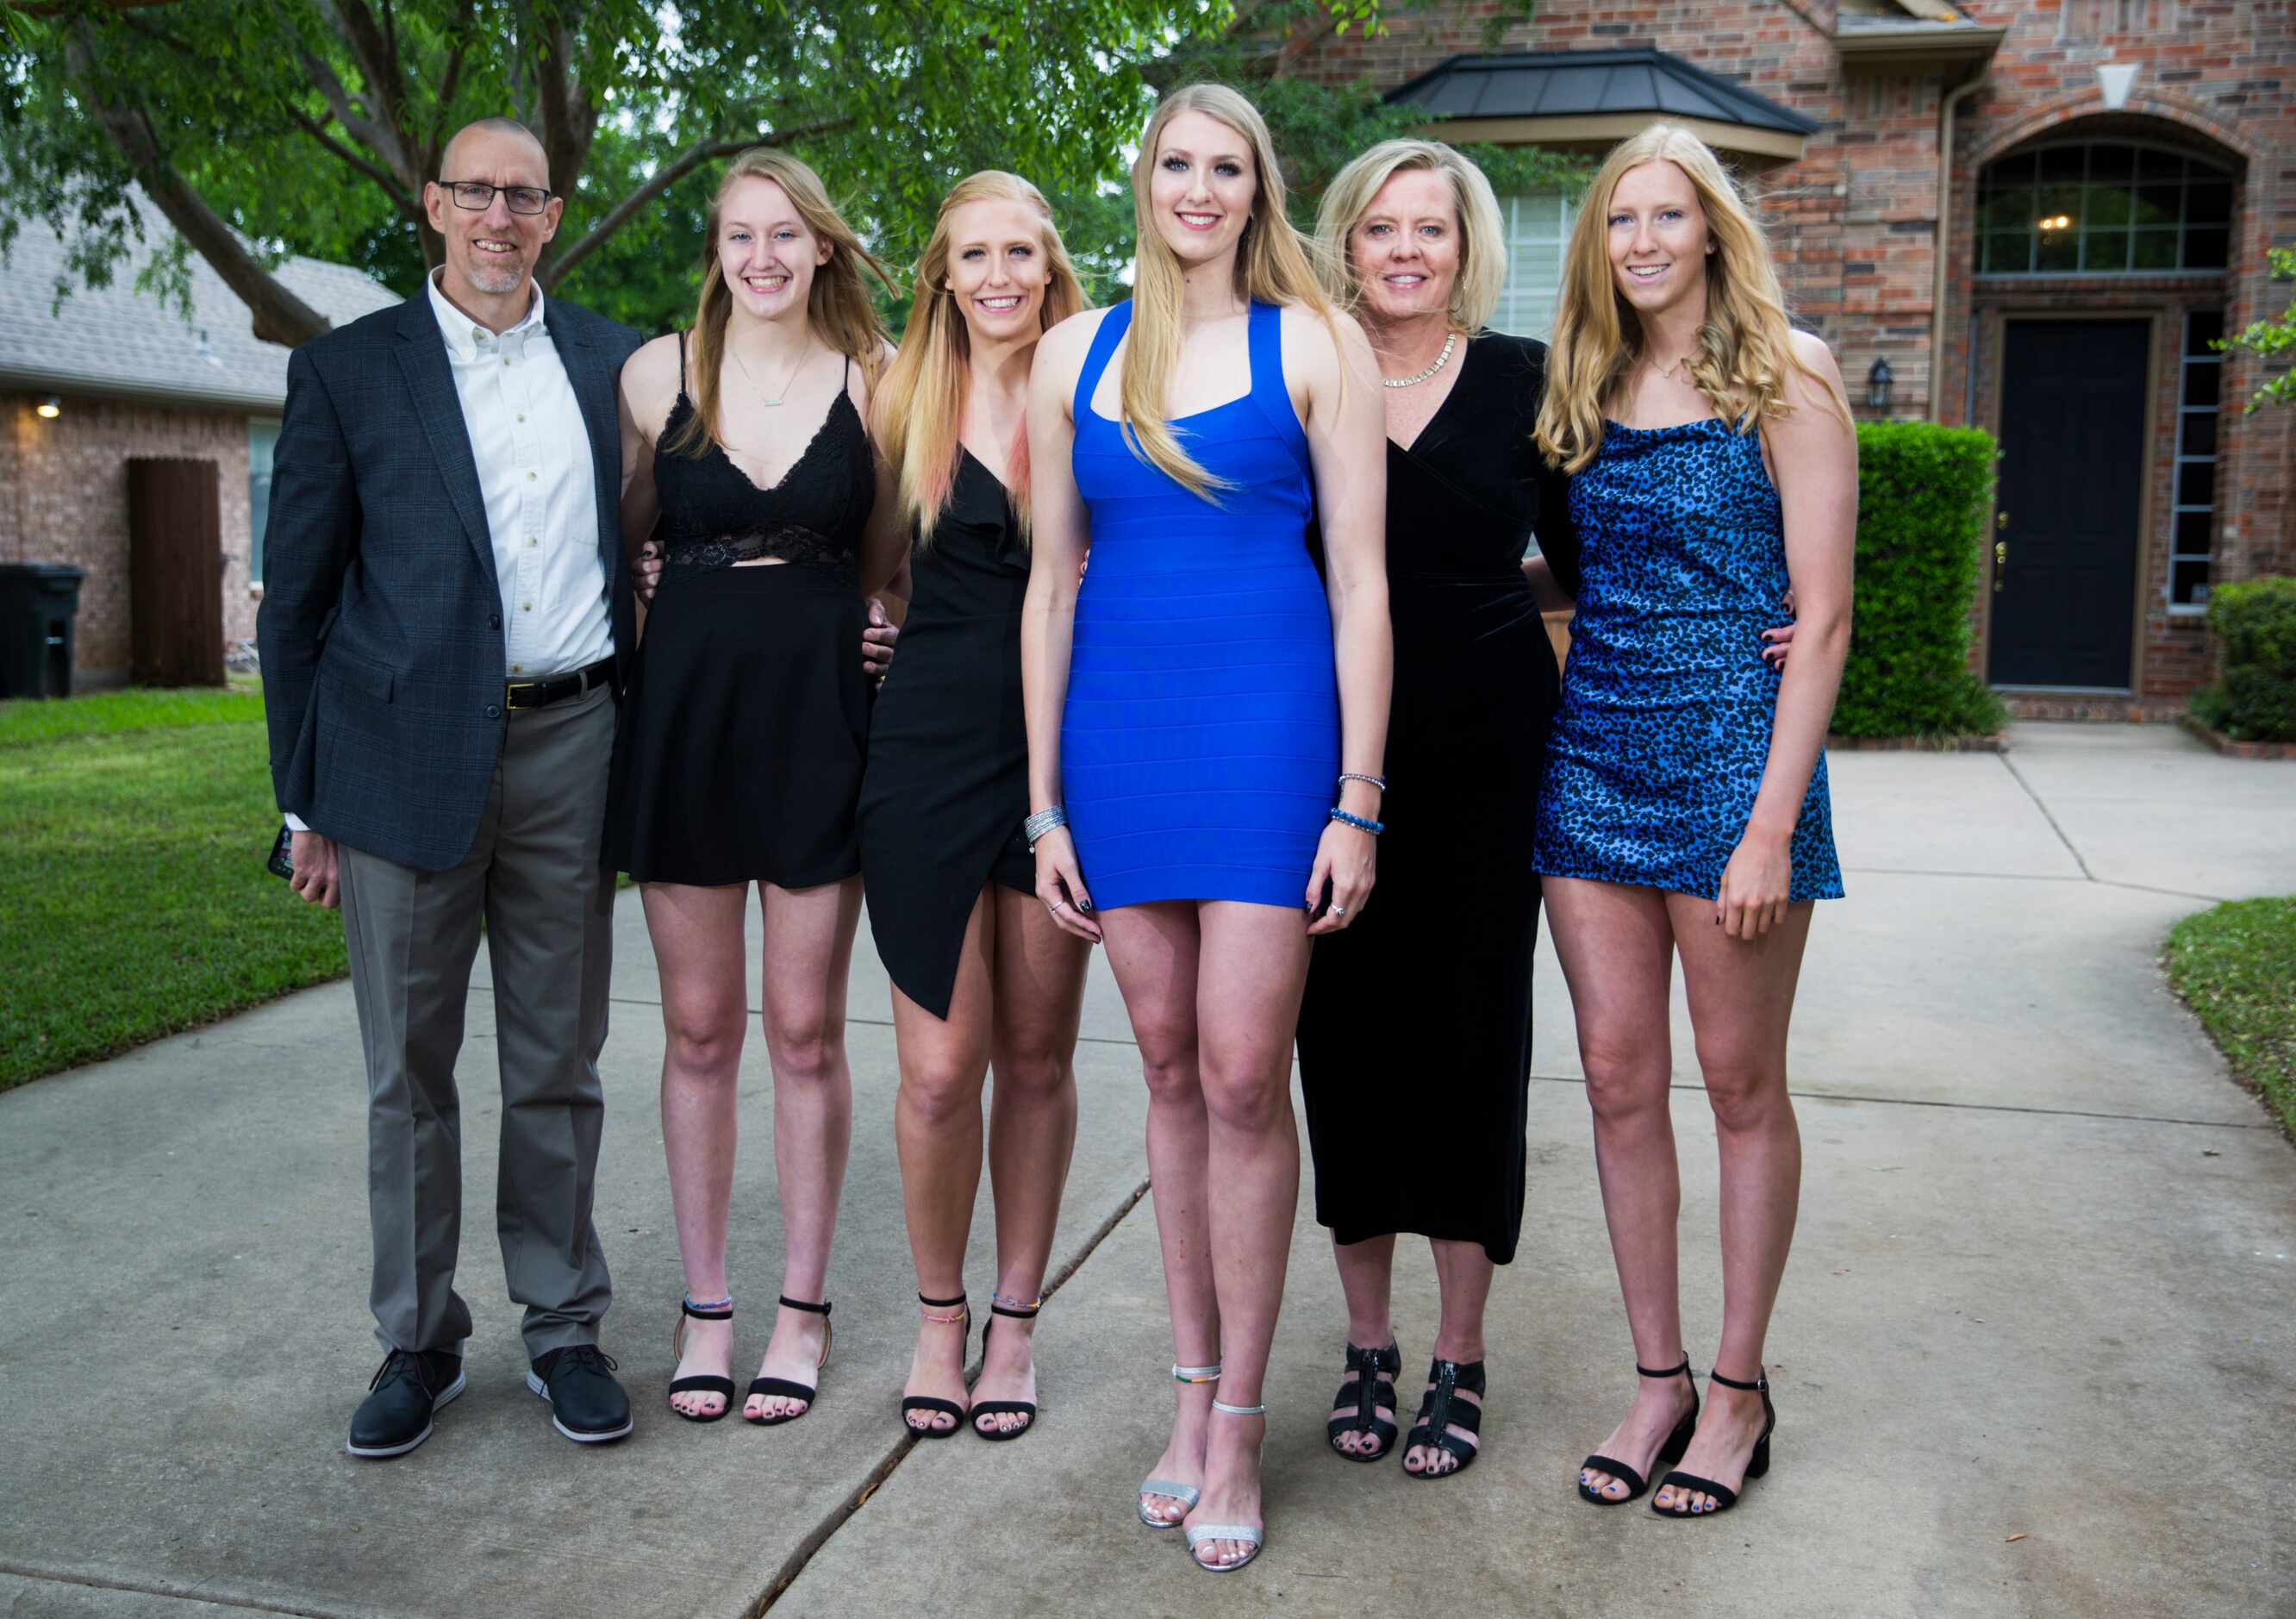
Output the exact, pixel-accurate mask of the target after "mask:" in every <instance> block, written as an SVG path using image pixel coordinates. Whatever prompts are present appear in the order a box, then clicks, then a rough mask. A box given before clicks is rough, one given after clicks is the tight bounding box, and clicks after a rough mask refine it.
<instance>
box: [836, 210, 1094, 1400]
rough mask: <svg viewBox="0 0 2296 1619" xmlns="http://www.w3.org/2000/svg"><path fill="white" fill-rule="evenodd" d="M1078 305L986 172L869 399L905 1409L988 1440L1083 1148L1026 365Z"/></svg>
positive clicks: (876, 792)
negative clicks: (895, 531)
mask: <svg viewBox="0 0 2296 1619" xmlns="http://www.w3.org/2000/svg"><path fill="white" fill-rule="evenodd" d="M1083 301H1084V300H1083V293H1082V289H1081V288H1080V287H1079V286H1078V283H1077V277H1076V272H1075V270H1074V269H1072V268H1071V267H1070V264H1069V259H1068V254H1067V251H1065V250H1064V249H1063V248H1062V244H1061V238H1060V234H1059V232H1058V231H1057V230H1055V229H1054V225H1053V219H1052V213H1051V210H1050V208H1049V207H1048V205H1047V204H1046V201H1045V199H1044V196H1043V194H1042V193H1039V192H1038V191H1037V188H1036V187H1035V186H1034V185H1030V184H1029V182H1028V181H1026V180H1024V179H1021V177H1019V176H1017V175H1011V174H1005V173H1001V172H998V171H996V170H989V171H986V172H983V173H980V174H976V175H972V176H971V177H968V178H966V179H964V180H962V181H960V182H958V184H957V185H956V187H955V189H954V190H953V191H951V192H950V193H949V194H948V197H947V200H946V201H944V202H943V203H942V204H941V209H940V216H939V219H938V221H937V222H936V223H935V225H934V226H933V233H932V236H931V240H930V241H929V242H927V243H926V246H925V251H924V253H923V255H922V257H921V258H920V259H919V260H918V263H917V285H916V298H915V303H914V308H912V310H911V312H910V316H909V323H908V327H907V330H906V333H904V334H903V337H902V341H901V352H900V354H899V355H898V357H897V358H896V359H895V360H894V362H893V366H892V368H891V369H890V371H889V372H887V374H886V375H885V379H884V382H882V384H881V386H880V387H879V389H878V394H877V400H876V403H877V412H876V422H877V434H878V442H879V444H880V445H881V448H882V449H883V451H884V456H885V459H886V461H887V463H888V464H890V466H891V467H892V468H893V469H894V471H895V473H896V474H897V476H898V505H899V512H900V516H901V518H902V521H903V522H904V524H905V526H906V527H907V528H908V529H909V530H910V532H911V534H912V535H913V537H914V538H913V539H912V541H911V548H910V561H909V568H910V579H911V586H910V603H909V609H908V615H907V618H906V621H905V622H904V624H903V626H902V629H901V640H900V652H899V654H898V657H897V658H896V659H895V660H894V667H893V669H892V670H891V672H890V674H889V675H888V676H887V677H886V679H885V683H884V686H883V688H882V690H881V692H880V694H879V696H878V700H877V708H876V712H875V715H874V716H873V719H872V720H871V722H870V732H869V769H868V775H867V777H866V779H865V782H864V784H863V786H862V791H861V810H860V832H861V864H862V874H863V881H864V883H865V886H866V890H867V893H868V900H869V926H870V931H871V932H872V933H873V934H874V935H875V938H876V941H877V953H878V955H879V956H880V957H882V958H883V960H884V963H885V968H886V972H887V973H888V974H889V975H890V977H891V979H892V995H893V1031H894V1036H895V1039H896V1040H897V1041H898V1047H899V1051H900V1064H901V1087H900V1092H899V1095H898V1098H897V1099H896V1101H895V1103H894V1109H893V1126H894V1132H895V1136H896V1138H897V1139H898V1144H899V1147H900V1156H901V1192H902V1201H903V1203H904V1204H905V1206H906V1212H907V1216H908V1229H909V1247H910V1250H911V1253H913V1254H914V1258H915V1262H916V1270H917V1299H918V1311H919V1316H920V1319H919V1321H918V1325H917V1341H916V1349H915V1352H914V1356H913V1357H912V1360H911V1363H910V1368H909V1377H908V1385H907V1387H906V1389H905V1390H904V1391H903V1398H902V1401H901V1413H902V1420H903V1421H904V1422H905V1423H906V1425H907V1426H908V1427H909V1428H910V1429H911V1430H912V1431H913V1432H914V1433H916V1434H920V1435H922V1436H923V1437H925V1438H929V1439H938V1438H942V1437H945V1436H947V1435H948V1434H953V1433H955V1431H956V1429H957V1428H958V1426H960V1425H963V1424H964V1423H965V1422H966V1421H967V1419H968V1418H970V1420H971V1424H972V1429H973V1431H974V1432H975V1433H977V1434H980V1436H981V1437H982V1438H983V1439H992V1440H1009V1439H1016V1438H1018V1437H1019V1436H1020V1435H1021V1434H1024V1433H1026V1432H1028V1430H1029V1427H1030V1426H1032V1425H1033V1423H1034V1422H1035V1420H1036V1415H1037V1405H1036V1392H1037V1382H1036V1364H1035V1360H1034V1355H1033V1346H1034V1333H1035V1327H1034V1318H1035V1316H1036V1313H1037V1306H1038V1305H1039V1304H1040V1303H1042V1299H1041V1296H1040V1294H1041V1292H1042V1289H1043V1287H1044V1283H1045V1268H1046V1265H1047V1264H1048V1263H1049V1262H1050V1261H1051V1258H1052V1245H1053V1230H1054V1221H1055V1220H1056V1219H1057V1218H1058V1215H1059V1213H1060V1203H1061V1188H1062V1185H1063V1184H1064V1183H1065V1181H1066V1180H1067V1179H1068V1167H1069V1155H1070V1149H1071V1148H1072V1147H1073V1146H1074V1145H1075V1141H1076V1118H1077V1094H1076V1069H1075V1056H1076V1040H1077V1023H1078V1018H1079V1016H1080V1015H1081V1014H1082V1010H1083V1006H1084V975H1085V965H1086V962H1087V958H1088V957H1089V956H1090V953H1091V946H1090V945H1089V944H1088V943H1087V942H1086V941H1084V940H1081V939H1078V938H1076V937H1074V936H1072V935H1070V934H1069V933H1065V932H1063V931H1062V928H1061V926H1060V925H1059V924H1058V923H1056V922H1054V920H1053V918H1052V917H1051V916H1050V915H1048V914H1047V913H1046V909H1045V908H1044V906H1043V905H1042V904H1041V903H1039V902H1038V901H1037V898H1036V894H1035V888H1036V864H1035V861H1034V859H1033V858H1032V857H1031V856H1030V854H1029V845H1028V842H1027V841H1026V840H1025V839H1024V838H1023V837H1022V835H1021V821H1022V820H1023V819H1024V818H1026V817H1027V815H1028V811H1029V736H1028V728H1027V725H1026V723H1025V719H1024V717H1023V714H1022V711H1021V597H1022V596H1024V595H1025V594H1026V593H1027V590H1028V588H1029V545H1028V531H1027V528H1026V523H1025V514H1026V513H1027V510H1028V489H1029V469H1028V438H1027V433H1026V431H1025V410H1026V406H1027V401H1028V385H1029V363H1030V361H1031V360H1032V359H1033V357H1035V354H1036V349H1037V339H1038V338H1039V337H1041V336H1042V335H1043V334H1044V333H1045V332H1046V329H1047V328H1049V327H1051V326H1053V325H1057V324H1058V323H1059V322H1061V321H1063V320H1066V319H1067V318H1068V317H1069V316H1071V315H1073V314H1075V313H1076V312H1077V310H1078V308H1080V307H1081V305H1082V304H1083ZM992 1064H993V1065H994V1067H995V1069H996V1085H995V1088H994V1090H993V1091H992V1093H991V1097H990V1102H989V1114H988V1174H989V1181H990V1185H991V1188H993V1190H994V1193H995V1196H996V1280H995V1284H994V1287H993V1290H992V1292H991V1293H990V1294H989V1311H990V1313H989V1315H988V1319H987V1320H986V1323H985V1325H984V1327H983V1348H982V1355H981V1371H980V1380H979V1382H978V1383H977V1384H976V1385H974V1386H973V1388H972V1390H971V1391H970V1392H969V1393H968V1391H967V1390H966V1388H965V1385H964V1363H965V1345H966V1342H967V1339H968V1336H969V1321H970V1319H971V1318H972V1310H971V1305H970V1303H969V1301H968V1299H967V1297H966V1288H965V1281H964V1248H965V1239H966V1237H967V1235H968V1234H969V1233H970V1231H971V1229H972V1208H973V1200H974V1197H975V1195H976V1194H977V1193H978V1191H979V1189H980V1158H981V1133H982V1132H981V1120H980V1093H981V1086H982V1081H984V1080H985V1079H987V1077H988V1070H989V1068H990V1067H991V1066H992Z"/></svg>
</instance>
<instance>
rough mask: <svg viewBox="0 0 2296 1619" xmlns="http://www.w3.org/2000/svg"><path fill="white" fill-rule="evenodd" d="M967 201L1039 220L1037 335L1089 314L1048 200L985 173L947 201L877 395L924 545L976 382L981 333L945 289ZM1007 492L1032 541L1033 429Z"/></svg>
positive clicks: (1010, 471) (884, 438)
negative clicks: (1041, 294) (1023, 211)
mask: <svg viewBox="0 0 2296 1619" xmlns="http://www.w3.org/2000/svg"><path fill="white" fill-rule="evenodd" d="M968 202H1018V203H1020V204H1021V206H1022V207H1024V208H1027V209H1029V210H1033V211H1034V212H1035V214H1036V216H1037V220H1038V226H1037V246H1038V249H1039V250H1040V251H1042V252H1043V253H1044V255H1045V267H1046V277H1045V300H1044V303H1043V305H1042V306H1041V308H1039V309H1038V310H1037V323H1038V324H1037V334H1038V335H1039V336H1041V335H1042V334H1043V333H1046V332H1049V331H1051V330H1052V329H1053V328H1054V326H1056V325H1060V323H1061V322H1062V321H1064V320H1066V319H1067V318H1068V317H1069V316H1071V315H1074V314H1075V313H1076V312H1077V311H1078V310H1079V309H1081V308H1084V284H1083V283H1082V282H1080V281H1078V279H1077V273H1076V266H1075V265H1073V264H1071V263H1070V261H1069V251H1068V248H1067V246H1066V245H1065V244H1063V243H1062V241H1061V233H1060V228H1059V227H1058V226H1055V225H1054V223H1053V207H1052V204H1051V203H1049V202H1047V201H1045V193H1043V192H1041V191H1038V190H1037V188H1036V187H1035V186H1033V185H1029V182H1028V181H1026V180H1024V179H1022V178H1021V177H1020V176H1019V175H1016V174H1007V173H1005V171H1004V170H1003V169H1001V168H984V169H982V170H981V171H980V173H978V174H971V175H967V176H965V177H964V178H963V179H962V180H959V181H958V182H957V183H956V185H955V188H954V189H953V190H951V191H950V193H948V195H947V196H946V197H944V198H943V199H942V200H941V205H940V215H939V218H936V219H935V220H934V221H933V228H932V235H931V237H930V238H929V239H928V240H927V241H926V242H925V251H923V252H922V254H920V255H919V256H918V259H917V267H916V275H917V285H916V297H915V299H914V301H913V302H912V303H911V305H910V307H909V324H908V326H907V329H906V330H905V331H904V332H903V333H902V334H901V347H900V351H899V352H898V353H897V354H895V355H894V356H893V363H892V365H891V366H888V367H887V368H886V371H885V380H884V381H883V382H881V384H879V386H878V388H877V390H876V391H875V392H874V394H873V395H872V397H871V407H872V408H871V415H873V416H874V417H875V418H876V423H877V442H878V443H879V444H880V445H881V447H882V448H883V449H884V452H885V459H886V460H887V461H889V462H890V463H891V464H892V466H893V469H894V471H895V473H898V476H899V480H900V489H899V500H900V505H901V514H902V515H903V516H904V517H906V518H907V519H908V520H909V521H910V522H913V523H914V524H915V525H916V530H917V544H918V545H919V546H921V547H928V546H931V544H932V536H933V530H934V528H935V527H936V526H937V525H938V524H939V522H940V514H942V513H943V512H944V511H946V510H947V508H948V497H949V490H950V489H951V488H952V487H954V485H955V482H956V469H957V465H958V463H959V462H960V460H961V459H962V458H963V456H964V447H963V444H962V443H961V441H960V440H961V438H962V434H963V430H964V396H965V390H966V387H967V385H968V383H969V382H971V379H972V333H971V332H970V331H969V330H968V329H967V328H966V326H965V324H964V310H963V309H961V308H958V307H957V302H956V295H955V293H953V292H950V291H949V290H948V289H947V287H946V286H944V285H942V283H943V282H944V281H945V280H946V279H947V276H948V255H949V249H950V242H949V223H948V222H949V217H950V216H951V215H952V214H954V213H955V212H956V210H958V209H960V208H962V207H964V205H965V204H966V203H968ZM1005 489H1006V490H1007V492H1008V493H1009V494H1010V495H1011V497H1012V501H1013V514H1014V515H1015V516H1017V517H1019V518H1020V520H1021V536H1022V538H1027V535H1028V531H1029V430H1028V426H1027V424H1026V423H1022V425H1021V435H1020V437H1019V438H1018V439H1016V440H1014V441H1013V449H1012V455H1011V457H1010V459H1009V460H1008V461H1007V462H1006V464H1005Z"/></svg>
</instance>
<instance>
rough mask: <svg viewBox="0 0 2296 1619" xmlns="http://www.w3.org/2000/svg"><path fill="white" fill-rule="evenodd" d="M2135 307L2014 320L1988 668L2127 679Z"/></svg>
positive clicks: (2148, 332)
mask: <svg viewBox="0 0 2296 1619" xmlns="http://www.w3.org/2000/svg"><path fill="white" fill-rule="evenodd" d="M2152 333H2153V328H2152V325H2151V323H2150V322H2147V321H2141V320H2013V321H2011V322H2010V323H2009V325H2008V330H2007V332H2006V333H2005V341H2004V343H2003V345H2002V347H2003V357H2002V376H2001V455H2002V461H2001V487H2000V497H1999V503H1998V507H1997V511H1998V517H1999V520H2000V523H2001V526H2000V527H1998V528H1997V529H1996V530H1994V533H1993V538H1995V539H1996V540H1998V541H2000V542H2002V543H2004V544H2005V545H2006V547H2008V548H2007V551H2006V553H2005V555H2006V561H2005V562H2004V563H2001V564H2000V565H1998V566H1997V567H1996V568H1995V569H1994V573H1993V577H1994V584H1995V594H1994V597H1993V629H1992V635H1991V647H1992V654H1991V659H1990V662H1991V672H1992V678H1993V679H1994V681H1995V682H1996V683H1997V684H1998V685H2002V686H2106V687H2111V688H2114V689H2119V690H2127V689H2128V675H2129V669H2128V660H2129V645H2130V642H2131V641H2132V640H2133V639H2134V637H2135V634H2136V560H2137V554H2138V549H2139V547H2138V544H2137V542H2138V538H2139V536H2140V530H2141V524H2142V515H2143V514H2142V512H2141V509H2140V508H2141V505H2142V500H2143V494H2144V377H2145V373H2146V371H2147V369H2148V367H2147V366H2146V351H2147V349H2149V347H2150V345H2151V342H2152Z"/></svg>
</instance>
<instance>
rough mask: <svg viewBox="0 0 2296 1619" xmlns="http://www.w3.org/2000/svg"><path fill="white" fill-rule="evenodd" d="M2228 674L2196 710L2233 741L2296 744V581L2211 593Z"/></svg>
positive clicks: (2198, 697)
mask: <svg viewBox="0 0 2296 1619" xmlns="http://www.w3.org/2000/svg"><path fill="white" fill-rule="evenodd" d="M2209 628H2210V629H2212V630H2214V631H2215V632H2216V637H2217V655H2218V661H2219V663H2220V665H2221V667H2222V668H2223V670H2224V678H2223V680H2221V681H2220V682H2218V684H2217V685H2215V686H2209V687H2207V688H2206V689H2205V690H2202V691H2201V692H2198V693H2196V694H2194V697H2193V714H2194V718H2196V719H2199V720H2200V721H2201V723H2202V724H2203V725H2205V726H2207V727H2210V729H2211V730H2218V731H2222V732H2223V733H2224V734H2225V735H2226V736H2229V737H2231V738H2232V739H2233V740H2234V741H2235V742H2296V579H2251V580H2250V581H2249V582H2248V583H2247V584H2244V585H2218V587H2217V588H2216V589H2215V590H2214V591H2212V592H2211V593H2210V596H2209Z"/></svg>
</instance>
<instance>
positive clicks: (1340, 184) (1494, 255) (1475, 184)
mask: <svg viewBox="0 0 2296 1619" xmlns="http://www.w3.org/2000/svg"><path fill="white" fill-rule="evenodd" d="M1415 169H1430V170H1432V171H1433V172H1435V173H1437V174H1439V175H1441V176H1442V177H1444V178H1446V179H1447V180H1448V181H1450V182H1451V206H1452V209H1453V211H1455V212H1456V213H1457V215H1458V216H1459V274H1458V276H1457V278H1456V279H1455V280H1454V281H1453V282H1452V283H1451V325H1454V326H1455V327H1456V328H1457V329H1458V330H1459V331H1460V332H1462V333H1464V334H1465V335H1467V336H1469V337H1472V336H1474V335H1475V334H1476V333H1479V332H1480V331H1481V330H1482V329H1483V328H1484V327H1485V326H1487V325H1489V324H1490V320H1491V313H1492V311H1494V310H1495V309H1497V308H1498V307H1499V292H1500V290H1501V289H1502V288H1504V287H1505V285H1506V267H1507V259H1506V221H1505V218H1502V217H1501V215H1500V213H1499V200H1498V198H1497V196H1496V195H1494V194H1493V193H1492V192H1491V183H1490V180H1489V178H1488V177H1486V176H1485V175H1484V173H1483V171H1482V170H1481V169H1480V168H1476V167H1475V165H1474V164H1473V163H1472V162H1470V161H1469V160H1467V158H1466V156H1465V155H1464V153H1462V152H1458V151H1457V150H1456V149H1455V148H1453V147H1449V146H1446V145H1445V144H1443V143H1442V142H1440V141H1423V140H1417V139H1410V138H1406V139H1403V140H1394V141H1382V142H1380V144H1378V145H1376V146H1374V147H1373V148H1371V150H1369V151H1368V152H1365V153H1364V154H1363V155H1362V156H1360V157H1358V158H1357V159H1356V160H1354V161H1353V162H1351V163H1349V165H1348V166H1347V167H1346V168H1342V169H1341V170H1340V172H1339V173H1338V174H1337V175H1335V176H1334V177H1333V179H1332V184H1331V185H1330V186H1329V187H1328V188H1327V189H1326V190H1325V191H1324V201H1323V205H1322V206H1321V207H1319V208H1318V209H1317V210H1316V268H1317V269H1319V270H1320V271H1322V272H1323V275H1324V286H1325V287H1326V288H1327V289H1329V291H1330V292H1331V294H1332V300H1333V302H1334V303H1336V304H1337V305H1338V306H1339V307H1340V308H1342V309H1345V310H1346V311H1347V312H1348V313H1349V314H1350V315H1352V314H1354V313H1355V312H1356V310H1357V308H1358V307H1359V306H1360V305H1361V303H1362V301H1363V288H1362V286H1361V284H1359V283H1358V282H1357V279H1356V266H1355V257H1354V255H1353V253H1352V252H1351V251H1349V246H1348V243H1349V241H1350V240H1352V239H1353V237H1354V235H1355V229H1356V226H1357V225H1360V224H1361V223H1362V222H1363V217H1364V216H1365V214H1367V213H1369V212H1371V205H1372V203H1373V202H1374V201H1376V200H1377V199H1378V197H1379V193H1380V191H1381V189H1382V187H1384V186H1385V185H1387V183H1388V182H1389V181H1390V180H1391V179H1393V178H1394V177H1396V176H1397V175H1399V174H1406V173H1409V172H1411V171H1413V170H1415Z"/></svg>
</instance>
